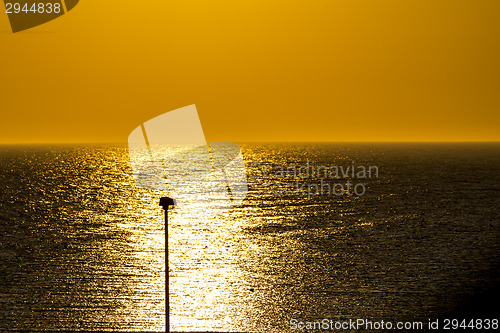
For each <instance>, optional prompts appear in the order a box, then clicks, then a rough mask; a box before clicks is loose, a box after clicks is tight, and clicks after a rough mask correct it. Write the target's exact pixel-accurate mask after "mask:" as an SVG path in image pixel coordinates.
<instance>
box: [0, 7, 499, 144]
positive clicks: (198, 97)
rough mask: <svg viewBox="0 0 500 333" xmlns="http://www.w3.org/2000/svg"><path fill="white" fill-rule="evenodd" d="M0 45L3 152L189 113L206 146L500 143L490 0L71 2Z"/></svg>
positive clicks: (4, 35) (5, 29)
mask: <svg viewBox="0 0 500 333" xmlns="http://www.w3.org/2000/svg"><path fill="white" fill-rule="evenodd" d="M0 43H1V45H2V48H1V61H0V73H1V77H2V80H1V81H0V94H1V95H0V97H1V112H2V131H1V132H0V142H3V143H12V142H126V141H127V136H128V134H129V132H130V131H132V130H133V129H134V128H135V127H137V126H138V125H139V124H140V123H141V122H144V121H146V120H148V119H150V118H152V117H154V116H157V115H159V114H162V113H164V112H167V111H169V110H173V109H176V108H179V107H182V106H186V105H190V104H196V106H197V108H198V112H199V115H200V118H201V121H202V124H203V128H204V131H205V135H206V137H207V139H208V140H210V141H234V142H238V141H487V140H490V141H500V130H499V129H500V125H499V124H500V96H499V92H500V61H499V59H500V1H498V0H477V1H470V0H467V1H464V0H453V1H443V0H440V1H436V0H432V1H428V0H404V1H401V0H385V1H374V0H363V1H356V0H344V1H338V0H311V1H305V0H302V1H295V0H288V1H283V0H271V1H270V0H251V1H250V0H239V1H227V0H226V1H221V0H214V1H205V0H204V1H201V0H199V1H193V0H183V1H160V0H157V1H149V2H137V1H128V0H109V1H97V0H83V1H80V4H79V5H78V6H77V7H75V9H73V10H72V11H71V12H69V13H68V14H66V15H64V16H62V17H60V18H58V19H56V20H54V21H52V22H49V23H47V24H45V25H43V26H40V27H37V28H34V29H31V30H29V31H26V32H20V33H17V34H12V33H11V32H10V27H9V24H8V19H7V15H6V14H4V13H0Z"/></svg>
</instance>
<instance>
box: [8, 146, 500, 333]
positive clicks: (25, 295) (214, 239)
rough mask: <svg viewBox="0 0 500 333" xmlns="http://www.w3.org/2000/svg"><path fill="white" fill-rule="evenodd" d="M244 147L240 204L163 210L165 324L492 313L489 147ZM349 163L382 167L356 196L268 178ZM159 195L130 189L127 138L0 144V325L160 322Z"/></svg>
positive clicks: (216, 326)
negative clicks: (212, 209)
mask: <svg viewBox="0 0 500 333" xmlns="http://www.w3.org/2000/svg"><path fill="white" fill-rule="evenodd" d="M241 147H242V150H243V154H244V159H245V163H246V165H247V168H248V177H249V182H250V185H251V191H250V193H249V195H248V197H247V199H246V200H245V201H244V202H243V204H242V205H240V206H238V207H236V208H235V209H233V210H231V211H229V212H225V213H224V214H222V215H220V216H217V217H215V218H207V219H205V220H198V221H192V220H190V221H186V220H182V219H181V218H179V217H178V216H176V214H175V209H174V210H173V211H172V213H171V214H170V221H169V236H170V237H169V247H170V253H169V260H170V264H169V274H170V283H169V285H170V308H171V316H170V327H171V329H172V330H177V331H193V330H198V331H201V330H212V331H273V332H286V331H289V322H290V320H291V319H292V318H295V319H298V320H302V321H307V320H320V319H323V318H329V319H333V320H345V319H357V318H371V319H374V320H385V321H387V320H425V321H426V320H427V318H438V317H439V318H442V317H445V316H457V315H458V316H465V315H471V316H474V317H481V315H483V317H487V316H489V317H491V313H495V312H494V310H495V309H492V308H490V307H488V306H485V305H484V304H483V303H484V300H487V299H488V295H495V294H494V293H495V292H497V291H498V288H497V286H498V283H499V264H500V251H499V250H500V245H499V242H498V241H499V236H500V217H499V211H498V207H499V204H500V192H499V190H500V144H245V145H241ZM353 162H354V164H355V165H365V166H377V167H378V170H379V176H378V178H376V177H373V178H371V179H364V180H359V181H360V182H362V183H364V185H365V186H366V193H365V194H364V195H362V196H347V195H343V196H335V195H315V196H311V197H310V198H308V197H307V194H305V195H304V194H303V193H292V194H290V193H285V192H283V191H281V192H280V191H277V190H276V187H272V186H271V187H269V185H273V184H275V185H276V184H278V183H279V184H281V183H283V182H284V180H283V179H279V178H278V177H277V176H276V174H274V173H273V172H274V171H276V170H278V167H279V166H284V167H290V166H297V167H300V166H304V165H307V163H309V164H310V165H311V164H314V165H316V166H319V165H323V166H332V165H336V166H349V165H353ZM264 170H267V171H269V172H268V174H267V175H264V174H263V171H264ZM267 171H266V172H267ZM287 180H290V179H287ZM300 181H301V182H306V183H318V181H320V179H318V178H317V176H314V177H313V176H310V177H309V178H307V179H300ZM342 181H343V182H344V181H345V179H344V180H342ZM353 181H354V180H353ZM356 181H357V180H356ZM164 195H165V193H161V192H159V191H152V190H144V189H140V188H137V187H136V186H135V185H134V181H133V177H132V171H131V169H130V166H129V162H128V153H127V148H126V147H125V146H97V145H87V146H63V145H61V146H0V331H5V330H7V331H9V330H82V329H85V330H122V331H138V330H143V331H144V330H149V331H162V330H164V329H165V318H164V313H165V294H164V291H165V277H164V275H165V257H164V246H165V244H164V232H165V230H164V220H163V211H162V209H161V207H159V206H158V201H159V198H160V197H161V196H164ZM497 304H498V302H497ZM497 309H498V308H496V310H497ZM481 311H483V312H481ZM492 311H493V312H492ZM496 313H498V312H496Z"/></svg>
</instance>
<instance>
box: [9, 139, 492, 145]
mask: <svg viewBox="0 0 500 333" xmlns="http://www.w3.org/2000/svg"><path fill="white" fill-rule="evenodd" d="M211 142H233V143H243V144H244V143H500V140H468V141H467V140H436V141H432V140H407V141H406V140H404V141H391V140H375V141H273V140H269V141H267V140H266V141H239V140H238V141H211ZM208 143H210V142H208ZM82 144H97V145H102V144H113V145H127V144H128V142H119V141H44V142H36V141H19V142H0V146H15V145H82Z"/></svg>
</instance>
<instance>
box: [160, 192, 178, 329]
mask: <svg viewBox="0 0 500 333" xmlns="http://www.w3.org/2000/svg"><path fill="white" fill-rule="evenodd" d="M160 206H162V207H163V209H164V210H165V329H166V332H170V302H169V295H168V294H169V292H168V289H169V285H168V209H169V208H170V206H175V201H174V199H172V198H169V197H163V198H160Z"/></svg>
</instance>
